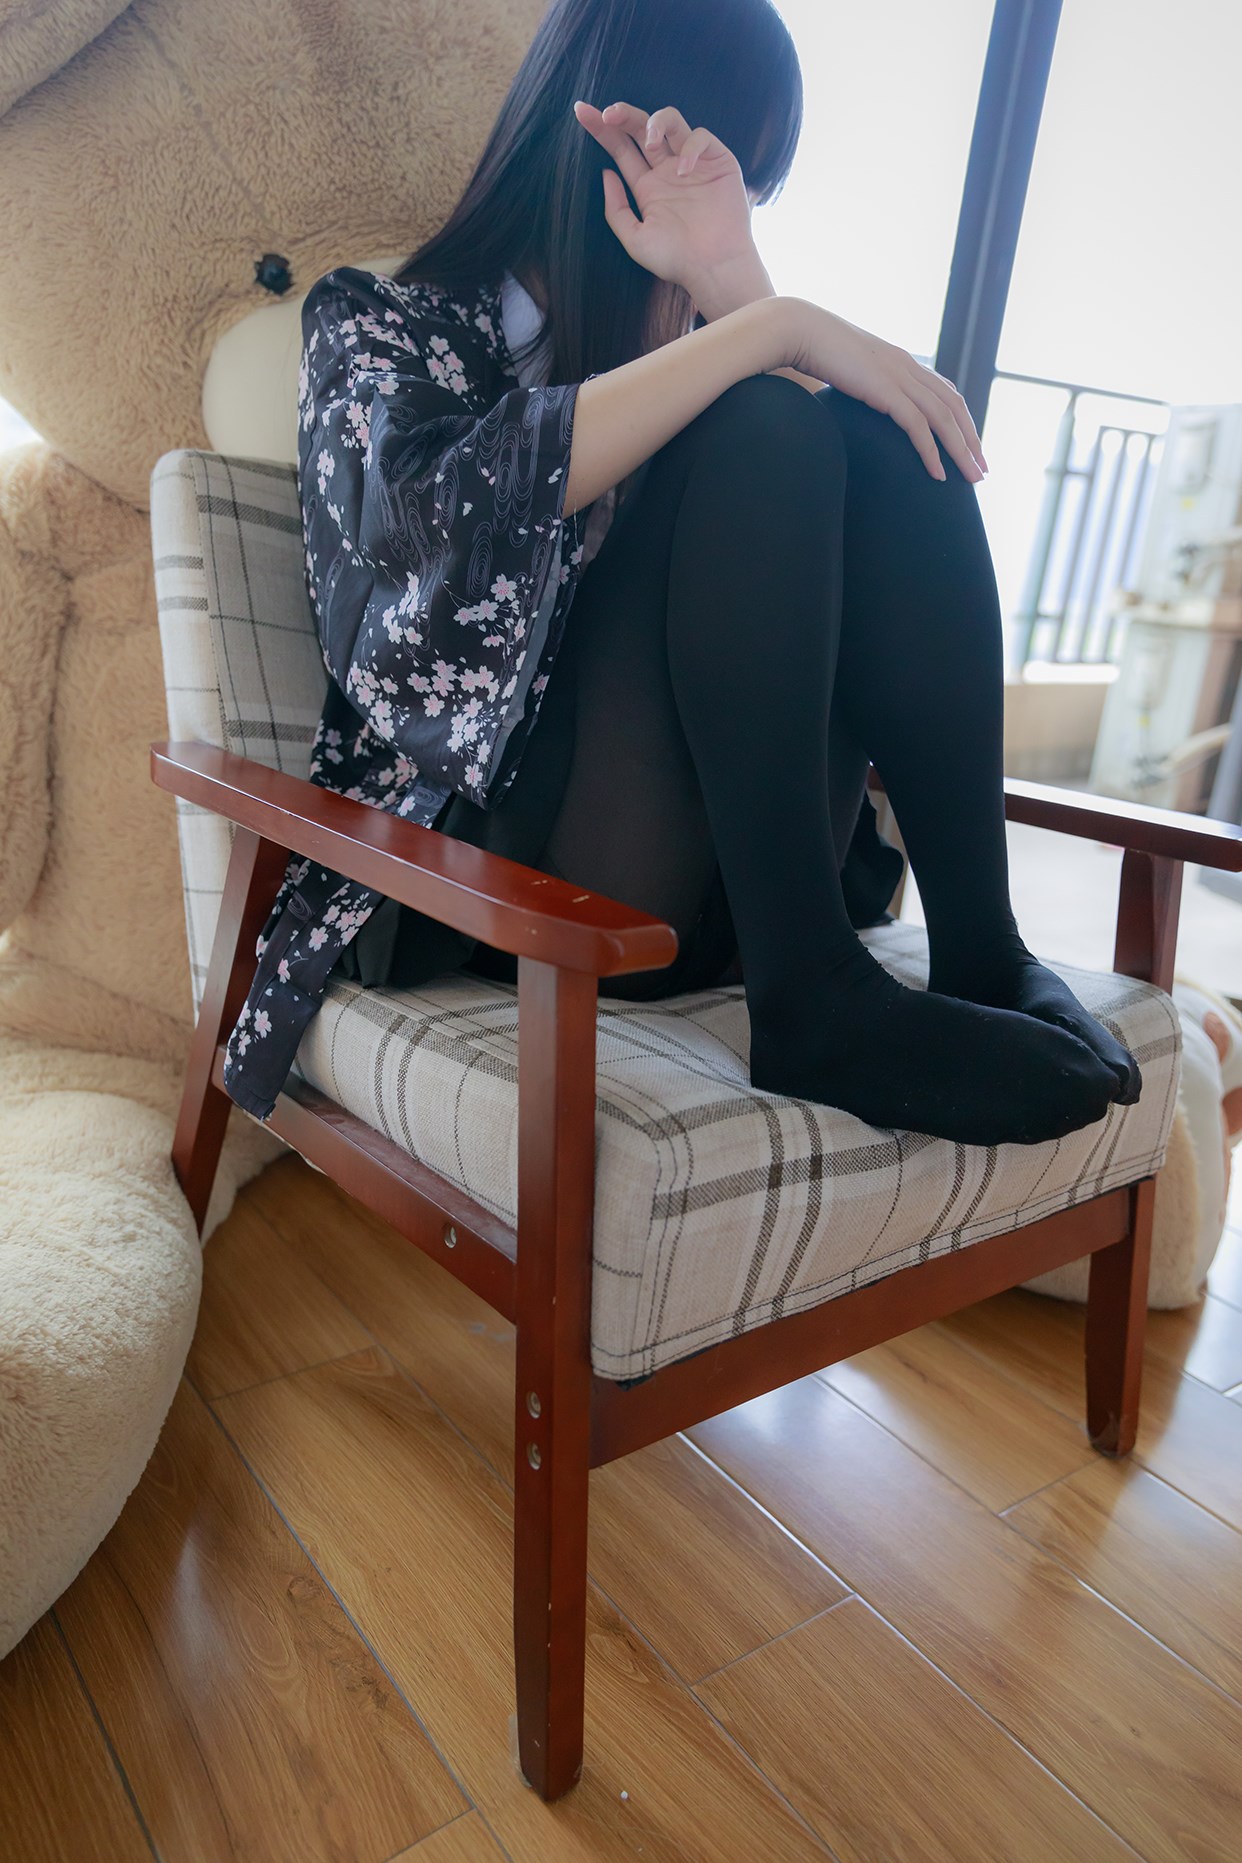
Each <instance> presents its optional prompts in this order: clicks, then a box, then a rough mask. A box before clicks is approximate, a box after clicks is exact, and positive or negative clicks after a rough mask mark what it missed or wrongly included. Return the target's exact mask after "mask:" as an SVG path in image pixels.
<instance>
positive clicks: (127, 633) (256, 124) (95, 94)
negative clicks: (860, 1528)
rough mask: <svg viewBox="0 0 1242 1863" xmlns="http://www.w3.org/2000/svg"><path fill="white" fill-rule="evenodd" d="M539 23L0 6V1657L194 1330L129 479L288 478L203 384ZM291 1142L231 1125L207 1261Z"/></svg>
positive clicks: (300, 5)
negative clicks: (244, 466)
mask: <svg viewBox="0 0 1242 1863" xmlns="http://www.w3.org/2000/svg"><path fill="white" fill-rule="evenodd" d="M544 4H545V0H458V4H457V5H455V6H447V5H443V4H438V3H437V0H213V4H211V5H204V4H202V3H201V0H135V4H132V5H126V4H124V3H123V0H40V3H38V4H36V3H35V0H0V396H2V397H3V398H4V399H5V400H7V401H8V402H9V403H11V404H12V405H13V406H14V407H15V408H16V409H17V410H18V411H19V412H20V413H21V414H22V415H23V416H24V417H25V419H26V420H27V421H28V422H29V424H30V426H31V427H32V428H33V429H34V431H35V432H36V433H37V434H38V435H39V436H41V437H40V438H39V439H38V440H36V441H34V442H32V443H30V444H26V445H22V446H18V447H17V448H15V449H13V450H11V451H10V452H9V453H7V454H6V455H4V456H2V457H0V1495H3V1509H4V1528H5V1532H4V1535H3V1537H0V1654H3V1652H4V1651H6V1650H7V1649H9V1648H10V1647H11V1645H12V1644H13V1643H15V1642H16V1641H17V1639H18V1638H19V1637H20V1636H21V1635H22V1634H23V1633H24V1632H25V1630H26V1629H27V1628H28V1627H29V1626H30V1624H31V1623H33V1621H34V1620H35V1618H36V1617H38V1616H39V1615H40V1614H41V1613H42V1611H43V1610H44V1609H45V1608H46V1607H47V1605H48V1604H50V1603H51V1602H52V1600H53V1599H54V1598H55V1597H56V1596H57V1595H58V1594H59V1592H60V1591H61V1590H62V1589H63V1588H64V1586H65V1585H66V1584H68V1582H69V1581H70V1580H71V1579H72V1578H73V1576H74V1575H75V1574H76V1572H77V1571H78V1570H79V1569H80V1567H81V1566H82V1564H83V1563H84V1562H85V1560H86V1559H87V1558H88V1557H89V1555H90V1553H91V1552H92V1550H93V1549H94V1547H95V1546H96V1545H97V1544H98V1542H99V1540H100V1539H101V1538H102V1537H103V1535H104V1534H105V1533H106V1531H107V1530H108V1528H109V1526H110V1525H111V1524H112V1522H113V1520H114V1519H115V1518H116V1515H117V1514H118V1512H119V1511H120V1508H121V1505H122V1503H123V1502H124V1500H125V1498H126V1496H127V1495H128V1493H129V1492H130V1490H131V1489H132V1488H133V1486H134V1484H135V1483H136V1481H137V1480H138V1477H139V1475H140V1473H141V1471H142V1469H143V1467H144V1465H145V1463H146V1461H147V1459H148V1457H149V1455H150V1453H151V1450H152V1448H153V1446H154V1443H155V1439H156V1436H157V1434H158V1432H159V1429H160V1426H161V1424H162V1422H163V1419H164V1416H165V1413H166V1411H167V1408H168V1405H169V1403H170V1401H171V1399H172V1395H173V1391H174V1389H175V1386H176V1382H177V1379H178V1377H179V1375H180V1372H181V1369H182V1365H183V1362H184V1359H185V1355H186V1351H187V1349H188V1346H189V1342H190V1337H191V1333H192V1331H193V1327H194V1322H195V1316H196V1312H197V1304H198V1295H199V1284H200V1244H199V1238H198V1236H197V1235H196V1233H195V1228H194V1224H193V1221H192V1220H191V1217H190V1213H189V1210H188V1208H187V1206H186V1203H185V1200H184V1198H183V1197H182V1195H181V1192H180V1189H179V1187H178V1184H177V1182H176V1179H175V1176H174V1174H173V1171H172V1168H171V1165H170V1162H169V1150H170V1145H171V1141H172V1132H173V1125H174V1121H175V1116H176V1107H177V1101H178V1095H179V1089H180V1082H181V1074H182V1069H183V1066H184V1060H185V1054H186V1047H187V1041H188V1037H189V1033H190V1022H191V1007H190V1005H191V991H190V981H189V973H188V967H187V955H186V940H185V930H184V922H183V918H182V894H181V879H180V870H179V862H178V850H177V835H176V823H175V815H174V809H173V802H172V798H171V797H170V796H168V795H167V794H165V793H164V792H162V791H160V790H158V789H156V788H155V786H154V785H153V784H152V782H151V781H150V777H149V769H148V745H149V744H150V742H151V740H152V739H155V738H160V737H164V736H166V735H167V716H166V712H165V699H164V690H163V683H162V668H161V655H160V645H159V633H158V627H157V619H156V608H155V597H154V581H153V574H152V560H151V549H150V531H149V518H148V485H149V478H150V473H151V468H152V466H153V465H154V463H155V461H156V459H157V458H158V457H159V456H160V454H162V453H164V452H166V451H168V450H170V449H172V448H175V447H186V446H188V447H208V448H212V449H213V450H218V451H232V452H237V453H243V454H244V453H248V452H251V451H254V452H257V453H259V454H260V456H263V457H286V458H289V459H292V458H293V456H294V453H293V442H294V431H295V430H294V420H295V410H294V405H293V400H292V397H291V396H290V397H289V406H288V410H287V426H288V434H287V439H288V448H287V450H286V451H284V452H281V451H279V450H277V452H275V453H271V452H266V451H265V450H264V444H263V440H262V438H255V437H253V436H252V434H251V432H250V431H249V430H248V429H247V428H246V426H245V422H244V410H241V409H240V408H239V402H240V401H242V400H244V397H238V396H236V395H235V396H233V397H230V395H229V393H228V392H227V391H228V385H229V383H230V382H231V381H233V380H235V379H237V378H236V375H235V372H236V371H242V372H244V371H245V369H246V367H247V365H248V358H250V359H251V360H252V359H253V356H254V354H255V353H258V352H257V350H256V349H255V348H254V347H252V345H251V343H250V335H251V334H252V333H253V331H254V330H255V328H256V324H257V320H259V319H262V318H268V319H271V318H278V319H281V320H283V321H282V322H281V323H280V325H279V328H280V329H281V331H283V333H284V337H283V340H285V341H286V342H296V340H297V315H296V313H297V308H298V305H299V303H300V300H301V297H302V295H303V294H304V293H305V291H306V290H307V289H309V287H310V285H311V284H312V283H313V282H314V281H315V279H316V278H317V277H319V276H320V275H321V274H322V273H323V272H325V271H326V270H328V269H330V268H331V267H332V266H333V265H336V264H357V265H363V266H366V265H368V264H369V265H371V266H372V268H373V269H382V265H377V256H376V255H389V256H390V260H391V262H392V263H397V262H399V260H400V258H401V257H403V256H404V255H405V254H407V253H408V252H410V251H412V250H413V249H414V247H415V246H416V245H417V244H418V243H419V242H420V241H421V240H422V239H423V238H425V237H426V235H427V234H428V233H429V232H431V231H432V230H433V229H434V228H435V227H436V226H438V225H439V224H440V223H441V222H442V221H443V219H444V217H445V216H446V215H447V213H448V212H449V210H450V209H451V207H452V205H453V203H454V202H455V200H456V199H457V197H458V195H459V193H460V191H461V188H462V187H463V185H464V184H465V181H466V180H467V178H468V175H469V171H470V167H471V164H472V162H473V160H474V159H475V157H476V156H477V153H478V151H479V149H480V148H481V147H482V144H483V142H484V140H485V138H486V135H487V131H488V129H489V127H490V125H491V122H492V120H493V118H494V116H495V113H496V110H497V108H498V107H499V104H500V102H501V99H502V98H503V96H504V93H505V91H506V89H507V87H508V84H509V81H510V78H511V77H512V74H513V72H514V70H515V69H516V67H517V65H518V63H519V62H520V60H521V57H522V54H523V52H524V50H525V48H526V46H527V44H528V43H529V41H530V38H531V36H532V34H533V32H534V29H535V26H536V24H537V22H538V19H539V16H540V14H541V12H542V9H543V6H544ZM265 328H266V329H267V331H268V336H269V339H270V329H271V326H270V324H269V325H268V326H265ZM270 347H271V345H270V340H269V341H267V342H266V343H265V344H264V345H259V346H258V349H261V350H262V351H263V353H270ZM289 379H290V380H291V379H292V377H291V376H290V378H289ZM1216 1091H1217V1095H1218V1097H1219V1082H1217V1089H1216ZM1179 1132H1180V1134H1181V1136H1180V1138H1179V1137H1177V1136H1176V1135H1175V1143H1174V1153H1173V1156H1172V1158H1171V1164H1176V1163H1177V1160H1178V1158H1180V1160H1181V1175H1180V1178H1179V1177H1178V1176H1177V1173H1176V1172H1175V1171H1172V1170H1171V1171H1170V1173H1169V1174H1168V1175H1169V1182H1170V1185H1172V1186H1174V1187H1175V1188H1176V1187H1177V1186H1178V1185H1180V1186H1181V1188H1180V1189H1179V1190H1178V1191H1177V1196H1178V1197H1180V1198H1181V1199H1182V1202H1181V1203H1180V1204H1177V1202H1176V1198H1175V1199H1174V1203H1173V1204H1170V1203H1169V1201H1168V1199H1167V1198H1166V1207H1165V1208H1163V1209H1161V1208H1160V1205H1159V1204H1158V1210H1159V1216H1158V1221H1159V1223H1160V1225H1161V1230H1160V1236H1161V1240H1160V1241H1158V1246H1157V1271H1156V1275H1155V1278H1154V1279H1153V1297H1154V1298H1156V1299H1158V1300H1159V1301H1161V1302H1162V1303H1163V1304H1177V1303H1178V1302H1179V1301H1185V1300H1188V1299H1192V1298H1194V1293H1195V1288H1194V1286H1192V1285H1189V1284H1188V1279H1187V1276H1188V1273H1189V1271H1190V1269H1189V1265H1188V1259H1187V1258H1186V1250H1185V1248H1184V1247H1183V1246H1182V1243H1183V1242H1184V1240H1185V1236H1186V1233H1187V1231H1186V1221H1185V1209H1184V1207H1183V1205H1184V1204H1185V1198H1186V1196H1187V1195H1188V1194H1189V1192H1188V1190H1187V1188H1186V1187H1187V1186H1188V1185H1190V1186H1193V1184H1194V1182H1195V1180H1196V1173H1195V1167H1194V1160H1193V1156H1192V1154H1191V1153H1189V1152H1188V1151H1187V1149H1186V1146H1187V1143H1188V1141H1187V1138H1186V1132H1185V1129H1184V1122H1183V1126H1182V1127H1179ZM1179 1145H1180V1146H1181V1150H1180V1152H1179V1151H1178V1146H1179ZM283 1149H284V1147H283V1146H282V1144H281V1142H280V1141H279V1140H278V1139H277V1138H276V1137H275V1135H274V1134H272V1133H271V1132H269V1131H268V1130H266V1129H265V1128H263V1127H261V1126H259V1125H258V1124H256V1123H255V1122H253V1121H251V1120H248V1119H247V1118H245V1116H244V1115H242V1114H241V1113H240V1112H238V1111H236V1110H235V1111H234V1112H233V1114H232V1117H231V1123H230V1131H229V1136H228V1140H227V1143H226V1146H225V1151H224V1158H223V1162H222V1165H221V1169H220V1173H219V1176H218V1179H217V1183H216V1187H215V1192H214V1195H213V1199H212V1204H211V1208H210V1210H209V1211H208V1217H207V1223H206V1226H205V1231H204V1235H205V1236H207V1235H210V1233H211V1231H212V1230H213V1229H214V1228H215V1227H216V1226H217V1225H218V1224H219V1223H220V1222H221V1221H222V1220H223V1218H224V1217H225V1216H226V1215H227V1214H228V1211H229V1209H230V1207H231V1205H232V1202H233V1199H234V1197H235V1195H236V1192H237V1190H238V1188H239V1187H240V1186H241V1185H242V1184H244V1183H245V1182H247V1181H248V1180H249V1179H250V1178H252V1177H253V1176H254V1175H255V1174H256V1173H257V1172H259V1171H260V1170H261V1169H262V1168H263V1167H264V1165H265V1164H267V1163H268V1162H270V1161H271V1160H272V1159H273V1158H274V1157H275V1156H277V1155H278V1153H279V1152H281V1151H282V1150H283ZM1174 1204H1176V1207H1174ZM1218 1233H1219V1232H1218ZM1179 1238H1180V1240H1179ZM1179 1251H1180V1252H1179ZM1166 1260H1167V1261H1168V1262H1175V1261H1176V1263H1177V1267H1176V1271H1175V1272H1172V1273H1169V1274H1166V1273H1164V1272H1163V1269H1162V1267H1161V1265H1160V1264H1161V1263H1162V1262H1163V1261H1166ZM1162 1275H1163V1278H1162ZM1069 1291H1070V1292H1071V1294H1072V1291H1073V1290H1072V1289H1071V1290H1069Z"/></svg>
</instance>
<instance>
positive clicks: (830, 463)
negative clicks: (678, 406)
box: [652, 375, 908, 496]
mask: <svg viewBox="0 0 1242 1863" xmlns="http://www.w3.org/2000/svg"><path fill="white" fill-rule="evenodd" d="M907 444H908V442H907ZM688 452H689V453H693V454H694V456H695V460H696V463H699V464H702V465H706V466H707V467H708V468H709V469H710V468H712V467H715V468H716V469H718V470H719V469H723V470H725V471H727V473H728V476H729V480H730V483H731V484H732V485H734V486H736V484H737V481H738V476H739V472H741V471H745V470H747V469H749V470H750V471H751V472H752V473H753V474H754V475H755V476H757V477H758V478H759V479H760V481H761V484H762V486H763V488H764V491H765V492H766V493H770V494H771V495H773V496H775V495H776V493H777V491H778V488H779V487H780V486H783V485H784V484H785V483H786V482H787V481H788V479H789V478H790V477H791V476H792V477H794V478H795V479H796V478H798V477H800V476H802V475H804V474H806V473H808V472H818V473H821V474H824V473H826V474H827V475H828V482H829V483H830V484H833V483H835V484H839V483H840V480H841V479H842V478H843V477H844V474H845V470H846V454H847V448H846V438H845V434H844V432H843V431H842V427H841V425H840V423H838V422H837V421H835V420H825V419H824V407H823V404H822V403H821V401H820V399H819V397H818V396H817V395H814V394H811V393H809V392H808V391H807V390H806V389H805V388H801V387H799V385H798V383H797V382H793V381H790V379H789V377H788V376H784V375H747V376H743V378H742V380H741V381H740V382H734V383H733V384H732V385H731V386H730V387H728V388H726V389H725V390H724V392H723V393H722V394H719V395H717V397H716V399H715V400H714V401H711V402H709V403H708V405H707V407H705V408H704V409H703V411H702V412H701V413H700V414H696V415H695V417H694V419H693V420H692V421H688V422H687V424H686V425H685V426H684V427H683V428H682V429H681V430H680V432H679V433H676V434H674V435H673V438H672V439H671V440H669V441H668V442H667V443H666V444H665V445H664V446H663V447H661V448H660V450H659V452H657V453H656V454H654V455H653V458H652V466H653V468H655V467H657V466H658V465H659V463H660V462H665V463H666V464H667V467H668V468H670V469H673V468H678V467H679V468H681V469H684V468H685V463H686V462H685V456H686V454H687V453H688Z"/></svg>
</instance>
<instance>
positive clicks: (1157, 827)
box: [867, 764, 1242, 873]
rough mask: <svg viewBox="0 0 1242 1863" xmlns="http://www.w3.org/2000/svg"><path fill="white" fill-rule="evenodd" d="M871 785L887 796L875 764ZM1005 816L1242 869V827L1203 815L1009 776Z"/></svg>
mask: <svg viewBox="0 0 1242 1863" xmlns="http://www.w3.org/2000/svg"><path fill="white" fill-rule="evenodd" d="M867 787H868V789H870V790H871V792H872V793H873V795H877V796H882V795H884V794H885V789H884V778H883V777H882V776H881V775H880V772H879V771H878V770H877V769H876V767H875V765H874V764H872V765H871V768H870V769H869V770H868V772H867ZM1005 816H1006V819H1007V820H1009V821H1011V822H1024V823H1026V825H1027V826H1028V827H1030V828H1051V829H1053V830H1054V832H1056V833H1057V834H1073V835H1081V836H1083V837H1085V838H1086V839H1087V840H1089V841H1107V842H1109V843H1110V844H1111V845H1112V846H1113V847H1124V848H1133V849H1134V851H1135V852H1136V853H1139V854H1161V855H1164V856H1165V857H1166V858H1167V859H1169V860H1192V861H1194V862H1195V863H1196V865H1198V866H1200V867H1220V868H1222V869H1223V870H1224V871H1225V872H1226V873H1242V828H1236V827H1234V826H1233V825H1232V824H1231V823H1229V822H1218V821H1212V820H1210V819H1209V818H1208V817H1206V816H1203V815H1187V814H1184V813H1182V812H1180V811H1179V810H1177V809H1157V808H1152V807H1151V806H1150V804H1149V803H1146V802H1121V801H1118V800H1117V799H1116V798H1114V797H1112V796H1092V795H1086V794H1084V793H1083V791H1082V790H1079V789H1055V788H1053V787H1052V785H1051V784H1049V783H1028V782H1024V781H1023V780H1021V779H1020V778H1019V777H1016V776H1009V777H1006V778H1005ZM900 826H901V824H900V822H899V823H898V829H900Z"/></svg>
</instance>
